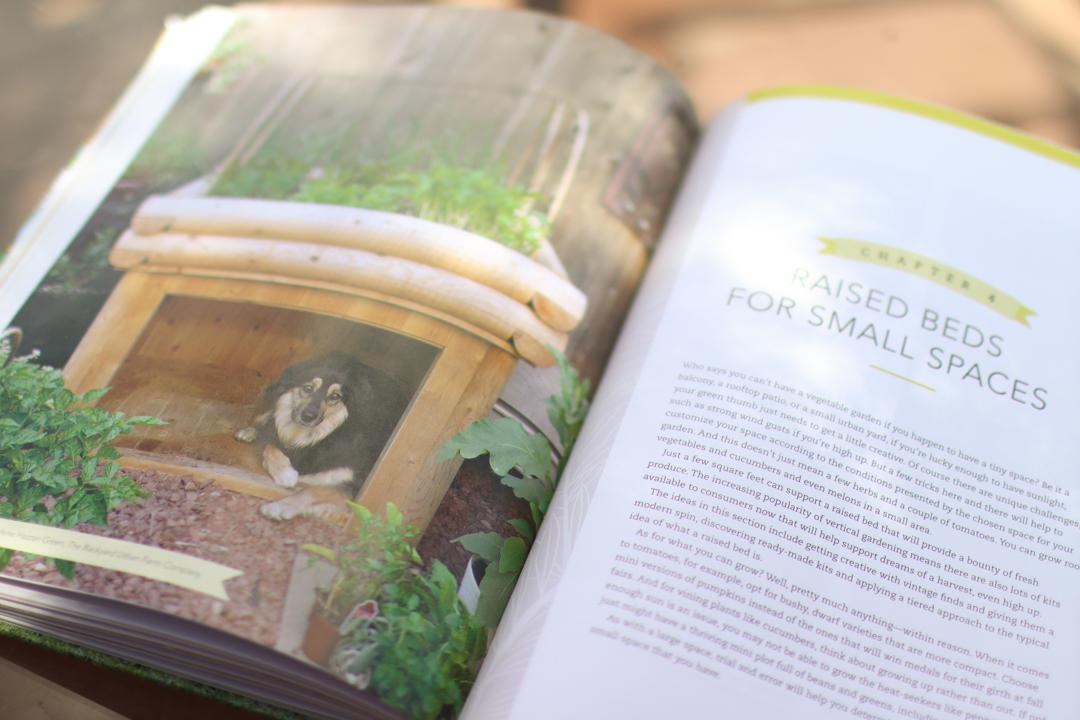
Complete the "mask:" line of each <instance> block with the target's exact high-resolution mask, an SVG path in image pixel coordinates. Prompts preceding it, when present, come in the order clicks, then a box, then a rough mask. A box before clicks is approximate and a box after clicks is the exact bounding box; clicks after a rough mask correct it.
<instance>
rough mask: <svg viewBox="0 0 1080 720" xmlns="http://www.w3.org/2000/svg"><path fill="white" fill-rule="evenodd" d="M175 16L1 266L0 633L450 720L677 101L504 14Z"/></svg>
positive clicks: (296, 697) (542, 505)
mask: <svg viewBox="0 0 1080 720" xmlns="http://www.w3.org/2000/svg"><path fill="white" fill-rule="evenodd" d="M208 22H209V26H208V28H207V27H204V26H206V25H207V23H208ZM182 27H184V28H189V32H186V33H184V34H185V35H194V36H196V37H195V39H196V40H200V41H201V42H198V43H194V42H189V43H188V45H187V46H186V47H187V52H184V51H183V50H182V49H181V50H176V49H175V48H174V46H175V43H174V42H165V43H163V47H165V48H166V49H169V50H170V52H169V53H167V54H166V56H165V57H164V59H163V60H161V61H160V62H157V63H155V64H154V65H153V67H154V68H155V70H154V71H153V72H151V71H149V70H148V71H147V73H146V74H147V75H149V76H151V77H150V79H151V80H153V79H157V80H165V79H169V80H171V82H170V83H167V84H165V85H156V84H155V83H153V82H147V83H141V84H139V85H138V88H137V89H140V88H141V90H140V92H134V91H133V93H132V94H131V95H130V96H129V99H128V100H127V101H125V103H124V105H123V106H122V107H121V108H119V109H118V110H117V113H116V116H117V118H118V119H119V120H118V121H116V122H110V123H109V124H107V125H106V128H105V130H104V131H103V132H102V134H101V136H100V137H99V138H98V140H97V141H95V142H94V143H93V144H92V145H91V146H90V148H89V149H88V150H87V152H86V154H85V155H83V156H81V157H80V159H79V160H78V161H77V162H76V163H75V164H74V165H73V167H72V168H71V169H70V170H69V171H68V172H67V173H66V175H65V179H64V180H63V181H62V182H60V183H58V185H57V188H56V190H55V192H54V193H53V194H52V195H51V196H50V198H49V199H48V201H47V203H46V204H45V205H44V206H43V208H42V210H41V211H40V212H39V214H38V215H37V216H36V218H35V220H34V221H33V222H31V223H29V224H28V225H27V228H26V230H25V231H24V232H23V233H22V235H21V236H20V238H19V239H18V240H17V241H16V242H15V243H14V244H13V245H12V246H11V248H10V251H9V254H8V255H7V257H6V258H5V260H4V262H3V265H0V331H3V335H2V336H0V338H2V340H0V571H3V573H4V574H3V577H2V578H0V620H6V621H9V622H13V623H16V624H21V625H24V626H29V627H34V628H37V629H40V630H43V631H45V632H48V633H52V634H56V635H59V636H61V637H65V638H67V639H69V640H72V641H74V642H77V643H80V644H90V645H94V646H96V647H99V648H105V649H106V650H113V649H115V648H120V650H119V651H120V652H121V654H124V653H125V650H126V654H127V656H131V655H135V656H136V657H137V658H138V659H139V660H140V661H143V662H147V663H149V664H156V665H158V666H164V667H165V668H166V669H169V670H171V671H175V672H178V673H181V674H187V675H189V676H196V677H200V678H202V679H204V680H207V681H209V682H213V683H222V684H225V685H227V686H228V687H231V688H233V689H236V690H238V691H240V692H247V693H253V694H256V695H262V696H266V697H269V699H271V700H272V701H274V702H281V703H283V704H287V705H289V706H290V707H294V708H298V709H300V710H302V711H303V712H311V713H316V714H321V715H331V716H334V715H337V716H340V715H343V714H349V715H351V714H354V713H355V712H360V711H361V710H365V709H366V710H367V711H369V712H372V713H375V714H378V713H380V712H381V713H392V712H393V711H392V710H390V709H389V708H388V707H386V706H381V705H378V703H380V702H381V703H385V704H386V705H387V706H390V707H392V708H394V710H395V711H403V712H405V713H406V714H409V715H416V716H438V715H442V714H444V713H449V714H453V713H455V712H456V711H457V710H458V709H459V708H460V706H461V703H462V702H463V699H464V697H465V695H466V694H467V693H468V691H469V688H470V687H471V684H472V681H473V677H474V675H475V672H476V670H477V668H478V667H479V665H480V663H481V662H482V659H483V657H484V653H485V650H486V646H487V641H488V637H489V636H490V635H491V633H492V631H493V629H494V627H495V626H496V625H497V623H498V621H499V617H500V615H501V613H502V610H503V608H504V607H505V604H506V601H507V598H508V597H509V594H510V591H511V590H512V588H513V586H514V582H515V580H516V578H517V574H518V573H519V572H520V569H521V567H522V564H523V562H524V558H525V555H526V554H527V552H528V548H529V546H530V545H531V544H532V540H533V538H534V536H535V532H536V528H537V526H538V525H539V524H540V522H541V521H542V519H543V514H544V511H546V509H547V506H548V503H549V501H550V496H551V493H552V491H553V489H554V485H555V482H556V476H557V473H558V471H559V470H560V469H561V467H562V462H563V458H564V457H565V456H566V454H567V452H568V450H569V446H570V445H571V444H572V440H573V437H574V436H575V435H576V431H577V428H578V427H580V422H581V419H582V417H583V415H584V412H585V409H586V407H587V405H588V396H589V394H590V393H589V387H590V383H594V382H595V381H596V380H597V379H598V378H599V377H600V375H601V374H602V372H603V369H604V366H605V364H606V362H607V358H608V355H609V353H610V351H611V348H612V346H613V344H614V342H615V337H616V335H617V333H618V331H619V328H620V326H621V324H622V321H623V318H624V316H625V313H626V311H627V309H628V307H629V304H630V300H631V297H632V296H633V294H634V292H635V290H636V288H637V286H638V283H639V282H640V280H641V277H642V275H643V272H644V270H645V268H646V266H647V265H648V263H649V261H650V258H651V255H652V253H653V249H654V246H655V244H656V240H657V238H658V236H659V232H660V227H661V225H662V223H663V221H664V218H665V216H666V213H667V209H668V207H669V205H670V203H671V201H672V199H673V198H674V195H675V192H676V189H677V187H678V184H679V182H680V180H681V178H682V176H683V174H684V172H685V168H686V165H687V163H688V161H689V156H690V152H691V149H692V147H693V145H694V144H695V142H696V139H697V132H698V129H697V127H696V124H695V121H694V117H693V112H692V109H691V107H690V105H689V102H688V101H687V99H686V97H685V95H684V93H683V92H682V91H681V90H680V89H679V88H678V86H677V85H676V84H675V83H674V82H673V81H672V79H671V78H670V76H669V75H668V74H667V73H666V72H665V71H664V70H662V69H661V68H660V67H658V66H657V65H656V64H655V63H653V62H652V61H651V60H649V59H648V58H647V57H645V56H644V55H641V54H640V53H637V52H636V51H634V50H632V49H630V48H628V47H626V46H623V45H621V44H619V43H618V42H617V41H615V40H613V39H611V38H607V37H604V36H602V35H600V34H598V33H596V32H594V31H591V30H589V29H587V28H584V27H582V26H578V25H575V24H573V23H570V22H566V21H560V20H556V19H552V18H549V17H546V16H543V15H539V14H533V13H513V12H485V11H478V10H468V9H461V8H457V9H454V8H431V7H408V8H406V7H394V8H355V7H323V8H309V7H271V6H266V7H260V6H245V7H243V8H240V9H238V10H235V11H232V10H221V9H218V10H210V11H206V12H204V13H202V14H200V15H199V16H196V18H195V19H194V20H191V21H187V22H186V23H183V24H182ZM300 27H302V28H303V31H302V32H298V31H297V28H300ZM200 28H203V32H199V29H200ZM207 29H209V30H213V31H214V32H213V33H212V34H211V33H208V32H206V30H207ZM174 35H175V32H174ZM189 40H191V38H189ZM582 67H587V68H588V73H587V74H586V75H585V76H583V75H582V72H581V68H582ZM144 85H146V86H150V88H151V89H152V90H154V92H151V91H150V90H148V89H147V88H146V87H144ZM163 87H164V88H165V89H162V88H163ZM166 90H167V91H168V92H166ZM136 121H137V122H136ZM9 325H10V328H9ZM519 447H523V448H524V450H523V451H522V452H516V451H517V450H518V449H519ZM103 599H105V600H107V601H108V602H102V600H103ZM59 604H62V605H64V607H65V608H67V609H68V610H70V615H65V616H64V618H63V619H60V618H58V616H57V613H56V612H55V608H56V606H57V605H59ZM132 605H134V606H138V607H139V608H141V609H143V610H146V609H149V610H150V611H151V612H141V613H135V612H134V611H132V610H131V608H130V606H132ZM117 607H123V608H124V609H125V612H124V613H122V615H123V619H122V620H119V621H117V623H116V626H114V627H111V628H105V627H104V626H105V625H106V623H105V622H104V613H105V612H106V611H108V612H110V613H116V612H118V611H117ZM110 617H115V615H111V616H110ZM181 621H182V622H181ZM184 623H188V625H187V626H185V625H184ZM191 624H197V626H198V635H199V637H200V638H209V639H208V640H206V641H205V642H202V643H201V644H197V643H196V641H195V640H194V639H193V636H194V635H195V634H196V631H193V630H192V629H191ZM178 626H179V627H184V628H185V629H184V630H182V631H177V630H176V627H178ZM206 628H212V629H213V630H212V631H207V630H206ZM120 635H123V636H124V637H125V638H127V637H128V636H133V637H134V638H135V640H134V641H133V642H131V643H127V644H126V645H125V643H126V639H125V642H121V641H119V640H118V636H120ZM238 639H241V640H242V641H243V642H239V641H238ZM170 641H175V644H176V650H175V652H174V651H173V650H172V649H171V648H170V649H166V650H162V649H161V648H169V644H170ZM431 647H436V648H439V650H438V651H431V650H430V648H431ZM206 653H208V654H209V655H210V658H211V659H210V660H209V661H204V659H203V654H206ZM255 661H257V662H255ZM230 663H231V665H230ZM223 668H228V670H229V671H228V672H224V671H223V670H222V669H223ZM282 668H284V669H282ZM256 670H257V672H256ZM312 673H315V674H316V675H317V676H318V680H317V681H315V682H317V683H318V684H319V686H320V688H322V691H323V692H322V694H320V693H316V692H313V691H311V689H310V685H311V683H310V682H309V679H310V678H311V675H312ZM283 678H284V679H283ZM260 684H261V686H262V689H261V690H259V689H258V688H259V687H260ZM298 686H299V689H297V687H298ZM327 688H328V689H327ZM362 691H363V694H362ZM372 708H376V709H374V710H373V709H372Z"/></svg>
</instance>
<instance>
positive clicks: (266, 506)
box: [259, 500, 296, 520]
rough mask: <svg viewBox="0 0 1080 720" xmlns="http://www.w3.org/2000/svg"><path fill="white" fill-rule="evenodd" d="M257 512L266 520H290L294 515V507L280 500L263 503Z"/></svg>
mask: <svg viewBox="0 0 1080 720" xmlns="http://www.w3.org/2000/svg"><path fill="white" fill-rule="evenodd" d="M259 513H261V514H262V516H263V517H264V518H267V519H268V520H292V519H293V518H294V517H296V509H295V508H293V507H291V506H290V505H288V504H287V503H283V502H281V501H280V500H275V501H274V502H268V503H263V505H262V507H260V508H259Z"/></svg>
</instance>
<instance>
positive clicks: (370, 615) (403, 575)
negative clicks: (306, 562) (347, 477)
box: [304, 503, 487, 718]
mask: <svg viewBox="0 0 1080 720" xmlns="http://www.w3.org/2000/svg"><path fill="white" fill-rule="evenodd" d="M350 507H351V508H352V510H353V513H354V515H355V517H356V521H357V537H356V538H355V539H354V540H352V541H351V542H349V543H348V544H346V545H345V546H343V547H342V548H340V549H339V550H338V551H336V552H335V551H333V550H330V549H328V548H324V547H322V546H318V545H305V546H304V549H305V550H307V551H309V552H312V553H314V554H316V555H318V556H320V557H323V558H325V559H327V560H330V561H331V562H336V563H337V564H338V567H339V573H338V575H337V577H336V578H335V581H334V585H333V586H332V588H331V593H330V594H331V595H332V596H334V600H333V602H334V603H335V605H338V606H346V605H349V604H350V603H353V601H357V602H356V604H354V605H351V607H352V611H351V612H350V613H349V614H348V616H347V617H345V619H344V622H343V623H342V625H341V633H342V637H341V640H340V641H339V642H338V644H337V647H336V648H335V650H334V653H333V656H332V658H331V666H332V667H333V668H334V670H335V671H336V672H338V674H340V675H341V676H342V677H344V678H345V679H346V680H347V681H349V682H351V683H352V684H354V685H356V686H357V687H360V688H370V689H371V690H372V691H373V692H374V693H375V694H376V695H377V696H378V697H379V699H381V700H382V701H383V702H385V703H387V704H388V705H391V706H393V707H396V708H399V709H401V710H404V711H405V712H406V713H407V714H408V715H409V716H410V717H418V718H435V717H439V716H441V715H443V714H444V713H445V711H446V710H447V709H451V710H453V711H454V712H455V713H456V712H457V711H459V710H460V709H461V705H462V703H463V702H464V700H465V695H466V694H467V688H468V687H469V685H470V684H471V682H472V679H473V677H474V676H475V673H476V670H477V669H478V667H479V665H480V661H481V659H482V658H483V655H484V652H485V650H486V647H487V633H486V631H485V630H484V629H483V628H481V627H480V626H478V625H477V624H475V623H474V622H473V621H472V616H471V615H470V614H469V612H468V610H466V609H465V606H464V605H463V604H462V603H461V601H460V600H459V599H458V596H457V592H458V587H457V580H455V578H454V576H453V575H452V574H451V573H450V571H449V570H447V568H446V566H444V565H443V564H442V563H440V562H438V561H436V562H434V563H432V565H431V567H430V568H429V569H427V570H425V569H424V568H423V566H422V561H421V559H420V556H419V555H418V554H417V553H416V550H415V549H414V548H413V547H412V545H411V544H410V543H411V541H412V540H414V539H415V538H416V537H417V536H418V535H419V532H418V531H417V530H416V529H415V528H413V527H411V526H408V525H406V524H405V523H404V521H403V518H402V515H401V512H400V511H399V510H398V509H397V507H395V506H394V505H393V503H389V504H387V506H386V518H385V520H384V519H382V518H381V517H380V516H379V515H378V514H376V513H372V512H371V511H370V510H368V509H367V508H365V507H363V506H360V505H356V504H350Z"/></svg>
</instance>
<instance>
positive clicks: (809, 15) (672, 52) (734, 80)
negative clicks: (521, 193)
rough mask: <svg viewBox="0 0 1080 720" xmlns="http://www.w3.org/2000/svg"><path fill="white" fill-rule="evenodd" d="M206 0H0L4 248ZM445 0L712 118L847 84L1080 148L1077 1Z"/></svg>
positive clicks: (0, 242) (0, 237) (0, 233)
mask: <svg viewBox="0 0 1080 720" xmlns="http://www.w3.org/2000/svg"><path fill="white" fill-rule="evenodd" d="M294 1H295V0H294ZM219 2H220V0H219ZM203 4H204V2H202V1H201V0H3V1H2V2H0V98H2V100H0V248H3V247H5V246H6V245H7V244H8V243H9V242H10V241H11V239H12V237H13V236H14V234H15V232H16V231H17V229H18V227H19V225H20V224H21V223H22V222H23V220H24V219H25V218H26V217H27V215H28V214H29V213H30V211H31V210H32V209H33V207H34V205H35V204H36V203H37V202H38V200H39V199H40V198H41V196H42V195H43V193H44V192H45V189H46V188H47V186H48V183H49V182H50V181H51V179H52V178H53V177H54V176H55V175H56V174H57V173H58V172H59V171H60V169H61V168H62V167H63V166H64V164H65V163H66V162H67V161H68V159H69V158H71V156H72V155H73V153H74V152H75V151H76V149H77V148H78V146H79V144H80V143H81V142H83V141H84V140H85V139H86V138H87V137H89V135H90V134H91V133H92V132H93V130H94V128H95V127H96V125H97V123H98V122H99V121H100V120H101V119H102V118H103V117H104V115H105V113H106V112H107V110H108V109H109V107H110V106H111V105H112V103H113V102H114V101H115V100H116V99H117V98H118V97H119V95H120V93H121V92H122V91H123V89H124V87H125V86H126V85H127V83H128V82H129V81H130V80H131V79H132V78H133V77H134V75H135V72H136V71H137V69H138V68H139V66H140V64H141V63H142V61H143V59H144V58H145V57H146V55H147V54H148V53H149V52H150V49H151V48H152V46H153V43H154V40H155V39H156V38H157V36H158V34H159V32H160V30H161V27H162V25H163V23H164V20H165V18H166V17H168V16H169V15H173V14H183V13H189V12H192V11H194V10H196V9H198V8H199V7H200V6H202V5H203ZM225 4H230V3H225ZM448 4H468V5H484V6H490V7H505V8H512V7H518V8H525V7H527V8H531V9H534V10H538V11H541V12H549V13H556V14H560V15H563V16H566V17H571V18H574V19H577V20H579V21H581V22H584V23H586V24H588V25H591V26H593V27H596V28H598V29H600V30H603V31H605V32H607V33H610V34H612V35H615V36H617V37H619V38H621V39H622V40H624V41H625V42H627V43H629V44H630V45H633V46H635V47H637V48H639V49H641V50H642V51H644V52H646V53H648V54H649V55H651V56H652V57H654V58H655V59H656V60H657V61H659V62H660V63H662V64H664V65H665V66H666V67H667V68H669V69H670V70H671V71H672V72H673V73H674V74H675V75H676V76H677V77H678V78H679V79H680V80H681V81H682V82H683V84H684V85H685V87H686V88H687V90H688V91H689V92H690V95H691V96H692V97H693V99H694V102H695V104H696V106H697V109H698V113H699V115H700V117H701V118H702V119H703V120H707V119H708V118H709V117H710V116H712V115H713V114H714V113H715V112H716V111H717V110H718V109H720V108H721V107H722V106H723V105H724V104H725V103H727V102H729V101H731V100H733V99H735V98H737V97H739V96H740V95H741V94H743V93H745V92H746V91H748V90H750V89H754V88H759V87H763V86H771V85H782V84H797V83H814V84H823V83H824V84H839V85H852V86H858V87H865V88H870V89H875V90H882V91H886V92H890V93H894V94H899V95H905V96H910V97H915V98H920V99H923V100H929V101H932V102H936V103H941V104H946V105H949V106H952V107H956V108H959V109H962V110H966V111H969V112H973V113H976V114H978V115H982V116H984V117H987V118H990V119H992V120H996V121H999V122H1002V123H1005V124H1008V125H1012V126H1015V127H1018V128H1021V129H1023V130H1025V131H1027V132H1030V133H1033V134H1035V135H1039V136H1042V137H1044V138H1048V139H1050V140H1054V141H1056V142H1059V143H1062V144H1064V145H1068V146H1071V147H1077V146H1080V0H480V1H479V2H478V1H475V0H474V1H473V2H454V0H451V3H448Z"/></svg>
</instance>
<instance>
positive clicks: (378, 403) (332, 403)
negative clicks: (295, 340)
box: [235, 352, 406, 520]
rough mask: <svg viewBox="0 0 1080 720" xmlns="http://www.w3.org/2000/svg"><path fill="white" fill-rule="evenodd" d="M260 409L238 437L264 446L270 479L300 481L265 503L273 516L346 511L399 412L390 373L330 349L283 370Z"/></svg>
mask: <svg viewBox="0 0 1080 720" xmlns="http://www.w3.org/2000/svg"><path fill="white" fill-rule="evenodd" d="M262 405H263V407H264V408H265V410H263V412H261V413H259V414H258V415H256V416H255V418H254V419H253V420H252V423H251V425H250V426H249V427H245V428H241V429H240V430H237V431H236V434H235V438H236V439H237V440H239V441H240V442H245V443H255V442H258V443H259V444H261V445H262V464H263V467H264V468H265V469H266V472H267V473H268V474H269V475H270V477H271V478H272V479H273V481H274V483H275V484H276V485H279V486H281V487H285V488H290V489H292V488H298V489H296V491H295V492H293V493H292V494H290V495H288V496H286V497H284V498H282V499H281V500H276V501H273V502H268V503H265V504H264V505H263V506H262V507H261V508H260V512H261V513H262V515H263V516H264V517H267V518H270V519H271V520H289V519H291V518H294V517H321V518H324V519H328V520H336V519H338V518H341V517H344V516H346V514H347V510H346V505H345V500H346V499H351V498H352V497H354V496H355V495H356V493H357V492H358V491H359V489H360V487H361V486H362V485H363V483H364V480H365V479H367V476H368V473H370V472H371V469H372V467H373V466H374V465H375V461H376V460H377V459H378V457H379V454H380V453H381V452H382V448H383V446H384V445H385V444H386V441H387V440H389V438H390V435H391V433H393V431H394V428H395V426H396V425H397V422H398V420H399V419H400V418H401V415H402V414H403V413H404V411H405V405H406V399H405V393H404V392H403V391H402V389H401V386H400V385H399V384H398V382H397V381H396V380H394V379H393V378H392V377H390V376H389V375H387V374H386V373H384V372H382V371H381V370H377V369H375V368H373V367H371V366H369V365H366V364H365V363H363V362H361V361H360V360H358V359H357V358H355V357H353V356H352V355H349V354H347V353H343V352H332V353H329V354H327V355H323V356H321V357H317V358H314V359H311V360H307V361H304V362H300V363H297V364H296V365H292V366H290V367H288V368H286V369H285V371H284V372H283V373H282V374H281V377H280V378H278V380H277V381H276V382H274V383H273V384H272V385H271V386H270V387H268V388H267V389H266V391H265V392H264V393H263V397H262Z"/></svg>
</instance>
